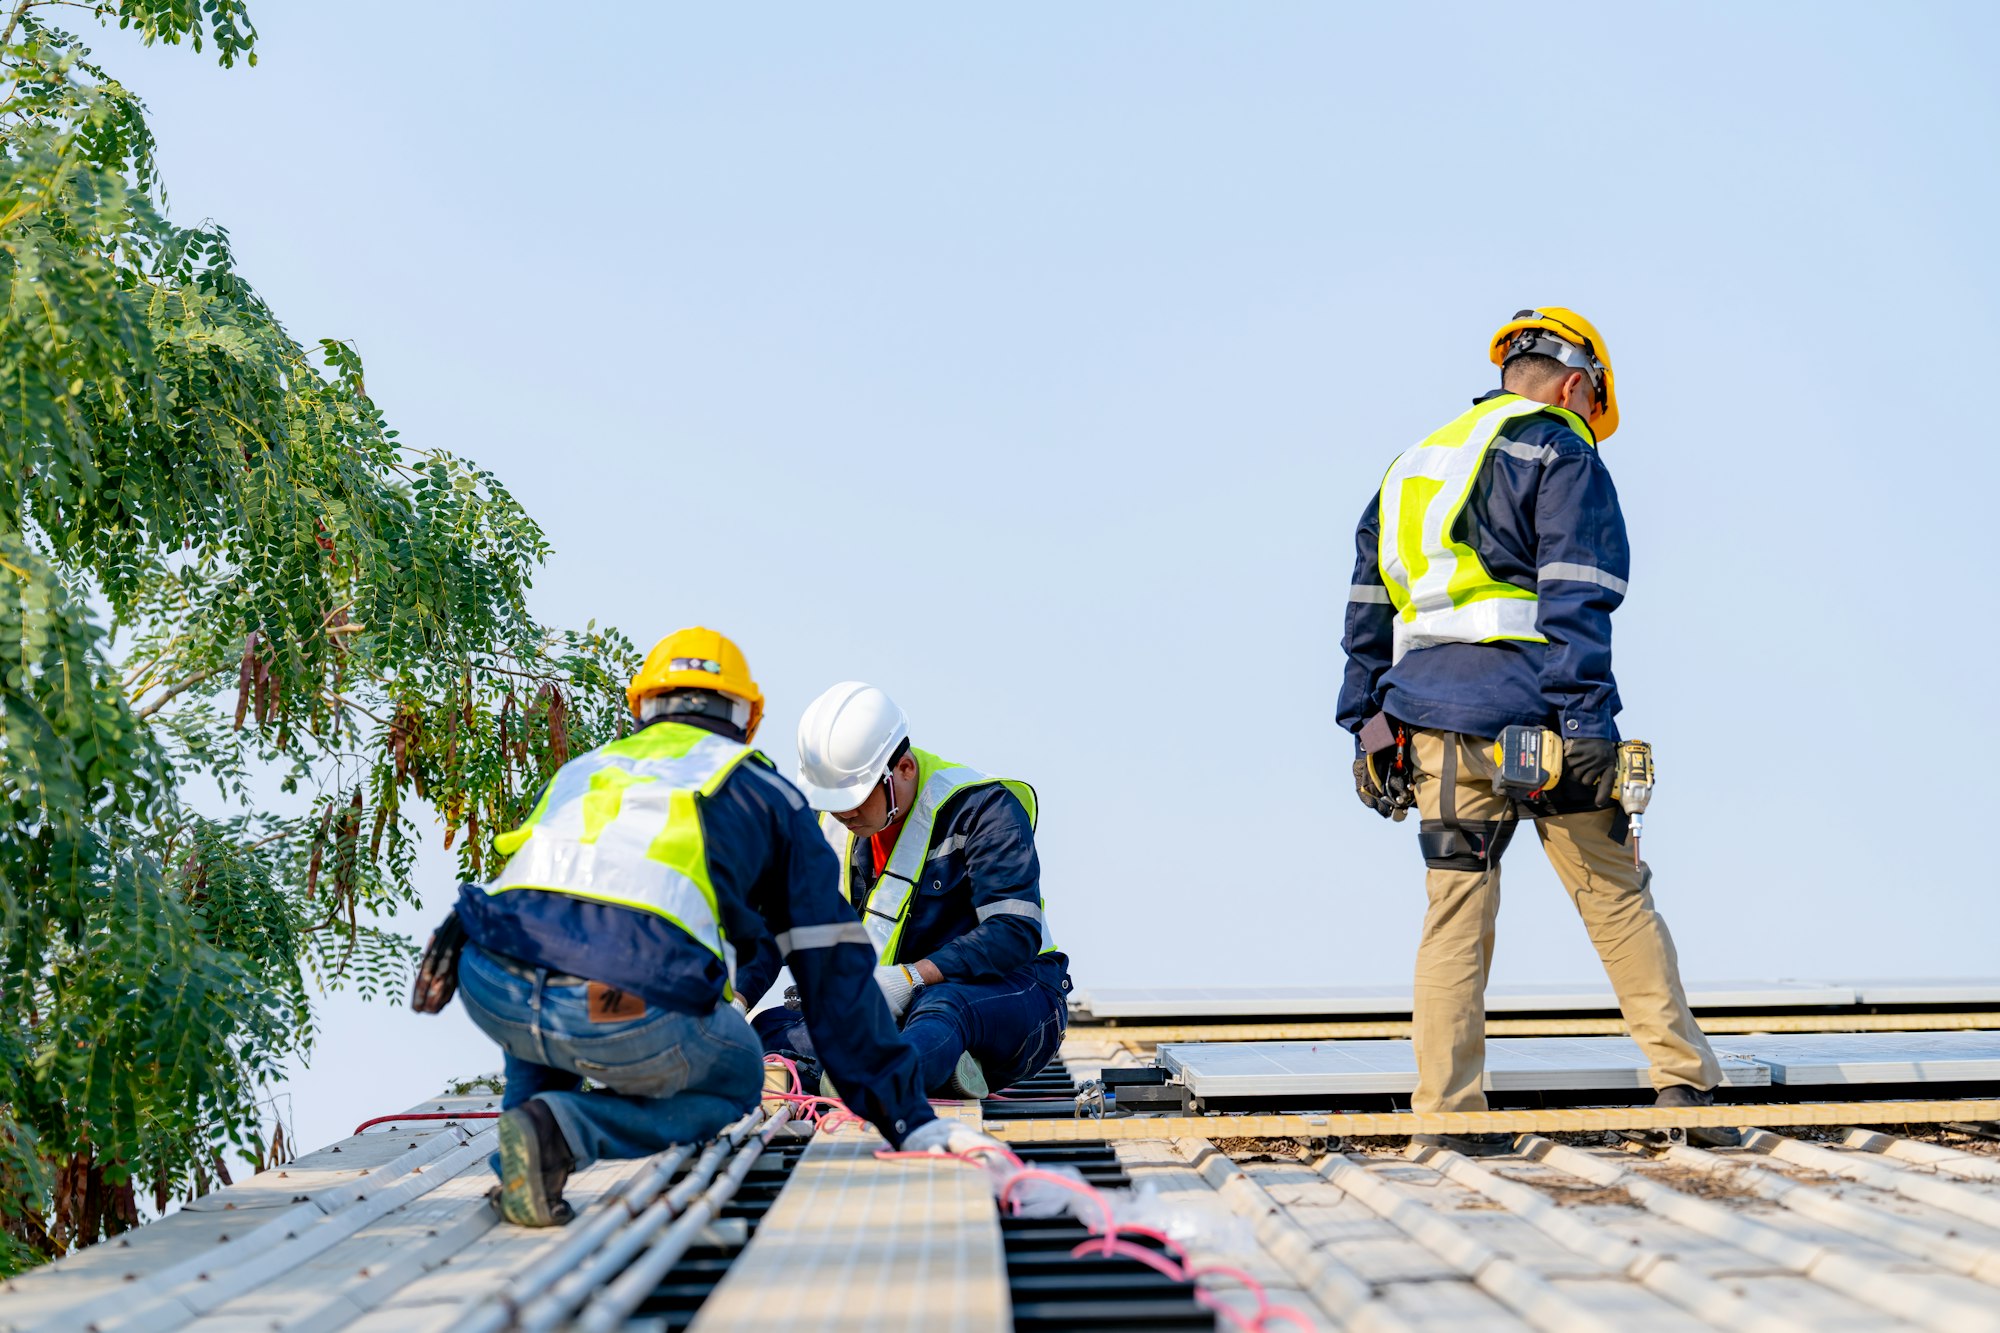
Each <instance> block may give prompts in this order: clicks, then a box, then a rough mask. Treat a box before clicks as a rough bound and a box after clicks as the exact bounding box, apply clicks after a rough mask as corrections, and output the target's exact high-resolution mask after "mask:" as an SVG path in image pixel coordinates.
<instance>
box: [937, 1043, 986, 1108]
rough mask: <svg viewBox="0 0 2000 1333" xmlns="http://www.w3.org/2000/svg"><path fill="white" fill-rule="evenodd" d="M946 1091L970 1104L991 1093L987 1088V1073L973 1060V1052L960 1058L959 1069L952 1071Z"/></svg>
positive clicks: (968, 1052)
mask: <svg viewBox="0 0 2000 1333" xmlns="http://www.w3.org/2000/svg"><path fill="white" fill-rule="evenodd" d="M944 1090H945V1091H946V1092H948V1093H950V1094H951V1095H952V1096H954V1097H963V1098H964V1099H965V1100H966V1101H969V1102H976V1101H978V1100H979V1099H980V1098H982V1097H984V1096H985V1095H986V1094H987V1093H988V1092H989V1091H990V1089H988V1088H987V1086H986V1071H985V1070H984V1069H981V1068H980V1067H979V1061H977V1060H975V1059H973V1058H972V1052H971V1051H967V1052H966V1053H965V1054H963V1055H961V1056H959V1057H958V1067H957V1068H956V1069H954V1070H952V1071H951V1079H950V1080H949V1081H948V1082H947V1083H946V1084H945V1085H944Z"/></svg>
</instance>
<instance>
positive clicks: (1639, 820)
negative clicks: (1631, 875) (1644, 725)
mask: <svg viewBox="0 0 2000 1333" xmlns="http://www.w3.org/2000/svg"><path fill="white" fill-rule="evenodd" d="M1612 791H1613V793H1614V794H1615V795H1616V796H1617V797H1618V804H1619V806H1620V807H1621V808H1623V810H1624V811H1625V813H1626V815H1627V816H1628V817H1630V819H1631V820H1632V865H1633V866H1634V868H1637V866H1638V864H1639V837H1640V835H1641V834H1642V833H1643V832H1644V831H1645V821H1646V806H1647V804H1648V803H1649V802H1651V801H1652V799H1653V747H1652V746H1650V745H1648V744H1647V743H1646V742H1644V741H1620V742H1618V768H1617V770H1616V772H1615V773H1614V775H1613V777H1612Z"/></svg>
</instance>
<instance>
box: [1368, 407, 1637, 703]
mask: <svg viewBox="0 0 2000 1333" xmlns="http://www.w3.org/2000/svg"><path fill="white" fill-rule="evenodd" d="M1501 392H1503V391H1502V390H1498V389H1496V390H1494V391H1493V392H1492V393H1488V394H1485V395H1482V396H1481V397H1480V398H1479V399H1477V400H1476V401H1478V402H1482V403H1483V402H1486V401H1487V400H1488V399H1490V398H1493V397H1496V396H1498V395H1499V394H1500V393H1501ZM1380 504H1381V492H1380V490H1379V489H1378V490H1377V492H1376V494H1374V495H1372V496H1370V497H1369V500H1368V507H1367V509H1365V510H1363V511H1362V515H1361V523H1360V526H1359V528H1358V529H1357V530H1356V532H1355V534H1354V577H1353V579H1352V580H1351V583H1352V587H1351V590H1350V592H1349V600H1348V603H1347V625H1346V634H1345V636H1344V637H1343V639H1342V640H1341V646H1342V647H1343V648H1344V649H1346V652H1347V670H1346V674H1345V677H1344V678H1343V680H1342V682H1341V688H1340V702H1339V705H1338V708H1337V714H1336V715H1337V717H1338V718H1339V721H1340V725H1341V726H1343V727H1346V728H1347V729H1348V730H1349V731H1354V732H1359V731H1360V729H1361V724H1362V723H1363V722H1364V721H1366V720H1367V718H1368V717H1369V716H1370V715H1371V714H1373V713H1375V712H1377V711H1384V710H1386V711H1387V712H1388V714H1389V715H1390V716H1391V717H1394V718H1396V719H1397V720H1399V721H1401V722H1405V723H1408V724H1409V725H1411V726H1413V727H1421V728H1424V729H1426V730H1435V731H1456V732H1462V733H1463V734H1465V735H1468V736H1487V737H1491V736H1497V735H1499V734H1500V730H1501V728H1502V727H1505V726H1507V725H1508V724H1509V723H1514V722H1522V723H1529V724H1533V723H1540V724H1541V725H1543V726H1545V727H1550V728H1553V729H1554V730H1555V731H1556V732H1557V733H1558V734H1560V735H1562V736H1564V737H1566V738H1577V737H1586V736H1588V737H1601V738H1605V739H1609V740H1616V739H1618V724H1617V722H1616V721H1614V719H1615V718H1616V716H1617V714H1618V710H1619V707H1620V704H1619V701H1618V684H1617V682H1616V681H1615V680H1613V679H1612V675H1611V613H1612V612H1613V611H1614V610H1616V609H1617V607H1618V604H1619V603H1620V602H1622V601H1624V600H1625V587H1626V581H1627V580H1628V579H1629V578H1630V577H1631V551H1630V548H1629V547H1628V546H1627V544H1626V540H1625V515H1624V513H1623V512H1622V511H1621V510H1620V509H1619V507H1618V491H1617V489H1616V488H1615V487H1614V486H1613V485H1612V484H1611V473H1610V472H1609V471H1608V470H1607V469H1606V468H1605V466H1604V460H1603V459H1602V458H1601V457H1600V456H1599V455H1598V451H1597V449H1596V448H1595V447H1594V446H1592V445H1591V444H1590V443H1588V442H1586V441H1585V440H1583V439H1582V438H1580V437H1579V436H1578V435H1577V433H1576V432H1575V431H1574V430H1571V429H1570V428H1569V427H1567V426H1565V425H1563V424H1561V423H1560V422H1558V421H1556V420H1554V419H1552V418H1550V417H1546V416H1533V417H1524V418H1520V419H1518V420H1514V421H1509V422H1507V423H1506V424H1505V425H1504V426H1502V427H1501V430H1500V435H1499V437H1498V438H1497V439H1496V440H1495V441H1494V443H1493V446H1492V447H1491V448H1490V449H1489V450H1488V451H1487V454H1486V457H1485V459H1484V460H1483V462H1482V463H1481V466H1480V469H1479V476H1478V478H1477V479H1476V480H1475V481H1474V483H1473V488H1472V494H1471V496H1470V498H1468V499H1467V501H1466V504H1465V508H1464V509H1462V510H1461V511H1460V512H1459V516H1458V524H1457V526H1456V527H1455V528H1454V529H1453V535H1454V536H1455V537H1456V538H1457V539H1458V540H1460V541H1463V542H1465V543H1466V544H1467V545H1469V546H1471V547H1472V549H1473V550H1474V551H1476V552H1478V553H1479V559H1480V561H1481V562H1482V563H1483V564H1484V565H1485V566H1486V569H1487V572H1488V573H1490V574H1492V575H1493V577H1494V578H1496V579H1499V580H1500V581H1501V582H1503V583H1511V584H1514V585H1515V586H1516V587H1520V588H1529V589H1533V590H1534V592H1535V594H1536V597H1537V608H1536V628H1537V629H1538V630H1539V631H1540V632H1541V634H1542V635H1543V636H1544V637H1545V638H1547V639H1548V642H1547V643H1546V644H1540V643H1522V642H1513V641H1509V642H1500V643H1443V644H1437V645H1435V646H1433V647H1429V648H1415V649H1412V650H1411V651H1410V652H1408V653H1406V654H1405V655H1404V656H1403V660H1402V661H1400V662H1396V663H1394V664H1393V665H1391V660H1390V659H1391V655H1392V654H1391V649H1392V644H1393V631H1392V629H1391V626H1392V625H1393V624H1394V621H1395V614H1396V613H1395V608H1394V607H1393V606H1391V605H1390V604H1389V603H1388V602H1387V601H1386V590H1385V589H1384V587H1383V583H1382V571H1381V567H1380V566H1379V565H1378V564H1377V559H1376V547H1377V542H1378V540H1379V537H1380V532H1379V529H1380V523H1379V517H1378V510H1379V507H1380Z"/></svg>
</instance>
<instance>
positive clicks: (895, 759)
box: [882, 736, 910, 828]
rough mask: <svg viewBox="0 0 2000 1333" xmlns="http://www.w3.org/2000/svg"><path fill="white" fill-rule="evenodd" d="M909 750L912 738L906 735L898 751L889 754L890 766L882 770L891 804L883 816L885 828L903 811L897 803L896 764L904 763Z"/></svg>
mask: <svg viewBox="0 0 2000 1333" xmlns="http://www.w3.org/2000/svg"><path fill="white" fill-rule="evenodd" d="M909 752H910V740H909V737H907V736H905V737H904V738H903V741H902V744H900V745H898V746H897V747H896V752H895V753H894V754H892V755H890V756H889V765H888V767H886V768H884V769H883V770H882V788H883V790H884V791H885V792H886V793H887V800H888V805H889V812H888V813H887V814H885V815H883V816H882V827H883V828H887V827H889V826H890V825H891V824H893V823H895V822H896V820H897V819H898V818H900V817H901V815H902V813H903V807H902V806H900V805H898V804H896V765H897V764H900V763H902V762H903V756H904V755H906V754H908V753H909Z"/></svg>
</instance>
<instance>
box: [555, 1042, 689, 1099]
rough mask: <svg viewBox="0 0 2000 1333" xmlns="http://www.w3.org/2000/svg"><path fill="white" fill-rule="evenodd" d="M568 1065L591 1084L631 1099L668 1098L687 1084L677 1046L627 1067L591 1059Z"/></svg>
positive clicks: (682, 1089)
mask: <svg viewBox="0 0 2000 1333" xmlns="http://www.w3.org/2000/svg"><path fill="white" fill-rule="evenodd" d="M570 1064H571V1065H572V1066H573V1067H574V1068H575V1070H576V1072H577V1073H579V1074H581V1075H583V1076H584V1077H585V1078H587V1079H589V1080H590V1081H591V1082H593V1083H596V1084H600V1085H602V1086H603V1087H607V1088H609V1089H611V1091H613V1092H622V1093H625V1094H627V1095H629V1096H633V1097H671V1096H672V1095H673V1094H675V1093H677V1092H684V1091H686V1089H687V1085H688V1061H687V1057H686V1056H685V1055H683V1054H681V1048H680V1047H679V1046H678V1045H674V1046H669V1047H667V1049H666V1050H664V1051H661V1052H659V1053H658V1054H656V1055H649V1056H647V1057H646V1058H645V1059H643V1060H633V1061H631V1062H630V1063H627V1064H621V1065H604V1064H598V1063H597V1062H596V1061H594V1060H572V1061H570Z"/></svg>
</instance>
